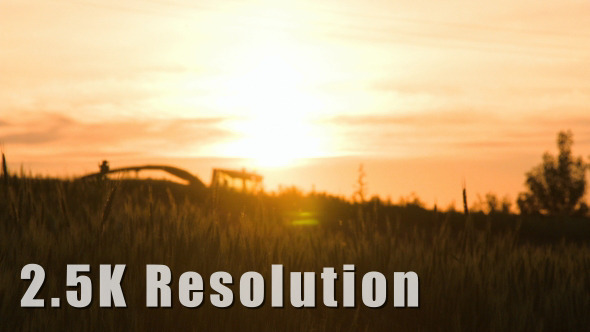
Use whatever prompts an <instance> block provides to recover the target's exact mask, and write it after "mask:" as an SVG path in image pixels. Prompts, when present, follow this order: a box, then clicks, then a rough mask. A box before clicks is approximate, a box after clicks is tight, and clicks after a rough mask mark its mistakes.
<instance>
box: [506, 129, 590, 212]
mask: <svg viewBox="0 0 590 332" xmlns="http://www.w3.org/2000/svg"><path fill="white" fill-rule="evenodd" d="M572 136H573V135H572V132H571V131H569V130H568V131H567V132H565V131H561V132H559V134H558V135H557V147H558V149H559V155H558V156H557V158H556V157H555V156H553V155H551V154H550V153H548V152H546V153H545V154H544V155H543V162H542V163H541V164H540V165H538V166H536V167H534V168H533V169H532V170H530V171H529V172H528V173H526V182H525V184H526V186H527V189H528V191H527V192H524V193H521V194H520V195H519V196H518V199H517V204H518V207H519V209H520V211H521V213H524V214H538V213H540V214H547V215H577V214H582V215H583V214H586V213H587V211H588V206H587V205H586V203H584V202H582V197H583V196H584V192H585V190H586V174H585V172H586V168H587V167H588V165H586V164H585V163H584V161H583V160H582V158H581V157H577V158H574V157H573V156H572V145H573V138H572Z"/></svg>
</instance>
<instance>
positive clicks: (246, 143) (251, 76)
mask: <svg viewBox="0 0 590 332" xmlns="http://www.w3.org/2000/svg"><path fill="white" fill-rule="evenodd" d="M261 53H262V54H259V56H258V57H255V60H254V61H250V62H249V65H248V66H246V68H245V69H244V70H242V71H239V72H237V73H234V74H233V75H231V76H230V77H228V79H227V80H226V81H225V82H224V85H223V88H224V89H225V91H226V93H225V94H224V99H223V100H222V101H220V104H222V105H223V107H225V108H231V109H232V110H233V111H234V112H235V114H236V116H235V117H234V119H233V120H230V121H229V122H228V123H227V129H229V130H231V131H232V132H233V133H234V134H235V136H237V137H238V139H235V140H232V141H229V142H227V143H226V144H224V145H223V147H222V148H221V150H222V154H223V155H225V156H231V157H241V158H246V159H249V160H251V161H252V163H253V164H254V165H255V166H258V167H284V166H289V165H293V164H295V163H297V162H298V161H301V160H304V159H306V158H314V157H321V156H325V154H326V153H327V145H328V144H327V141H328V138H329V137H328V136H329V135H328V133H327V132H326V130H325V129H324V128H322V126H321V125H320V124H319V123H318V117H317V115H318V114H319V113H320V111H321V109H322V107H323V103H322V98H321V96H320V95H319V94H318V93H317V92H314V91H313V90H312V89H310V88H309V87H308V86H306V81H307V79H306V76H308V75H309V70H310V68H309V62H307V63H302V62H301V61H300V60H299V61H298V60H297V57H296V56H294V53H293V52H292V51H291V52H285V51H283V52H280V51H277V48H272V49H270V50H264V52H261Z"/></svg>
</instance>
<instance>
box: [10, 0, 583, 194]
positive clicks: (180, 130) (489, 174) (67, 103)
mask: <svg viewBox="0 0 590 332" xmlns="http://www.w3.org/2000/svg"><path fill="white" fill-rule="evenodd" d="M589 14H590V2H588V1H504V0H502V1H487V2H475V1H458V0H455V1H428V2H426V1H346V2H344V1H322V2H318V1H281V2H280V4H277V1H200V2H198V3H197V2H193V1H181V0H173V1H164V0H143V1H110V0H101V1H94V0H89V1H85V0H82V1H65V0H53V1H10V0H8V1H2V2H0V144H2V145H3V149H4V150H5V151H6V153H7V156H8V158H9V160H10V161H11V165H12V166H13V167H19V165H20V164H21V163H22V164H23V165H24V167H25V168H26V169H30V170H32V171H33V172H34V173H43V174H50V175H64V174H67V175H70V176H73V175H78V174H82V173H83V172H85V171H91V170H92V171H94V170H95V169H96V165H97V163H98V161H100V160H102V159H109V160H111V163H112V164H113V165H114V166H123V165H128V164H134V163H140V162H141V163H143V162H151V163H164V162H168V163H174V164H176V165H179V166H184V167H187V168H189V169H190V170H191V171H193V172H195V173H196V174H198V175H199V176H201V177H202V178H204V180H205V182H208V181H209V177H210V172H211V168H212V167H219V166H224V167H230V168H242V167H246V168H248V169H256V170H258V171H259V172H261V173H263V174H264V175H265V176H266V187H267V188H268V189H274V188H276V187H277V185H278V184H280V183H282V184H286V185H289V184H296V185H299V186H301V187H302V188H304V189H307V190H308V189H311V187H312V184H315V187H316V189H318V190H327V191H330V192H333V193H336V194H340V195H347V196H349V195H350V194H351V193H352V192H353V190H354V182H355V178H356V171H357V168H358V165H359V164H360V163H364V164H365V169H366V172H367V182H368V186H369V187H368V188H369V192H370V193H371V194H379V195H381V196H383V197H387V196H391V197H392V198H393V199H394V200H395V199H397V198H398V197H399V196H402V195H407V194H409V193H410V192H412V191H415V192H416V193H417V194H418V195H419V196H420V197H422V198H423V199H424V200H425V201H426V202H427V203H429V204H432V203H434V202H435V201H436V202H438V203H439V204H441V205H446V204H448V203H449V202H451V201H453V200H454V201H457V202H458V201H460V190H461V184H462V182H463V179H465V180H466V182H467V185H468V189H470V192H471V195H472V197H474V196H475V195H476V194H477V193H480V194H484V193H486V192H488V191H494V192H496V193H498V194H500V195H504V194H510V195H511V196H512V197H513V198H514V197H515V196H516V193H517V192H518V191H519V190H521V189H522V183H523V181H524V172H526V171H527V170H528V169H530V168H531V167H532V166H534V165H535V164H537V163H538V162H539V161H540V160H541V159H540V158H541V154H542V153H543V152H544V151H546V150H552V151H553V150H554V149H555V148H554V146H555V144H554V141H555V138H556V134H557V132H558V131H559V130H561V129H572V131H573V132H574V141H575V146H574V152H575V153H576V154H582V155H588V154H590V131H589V130H588V129H589V128H590V15H589Z"/></svg>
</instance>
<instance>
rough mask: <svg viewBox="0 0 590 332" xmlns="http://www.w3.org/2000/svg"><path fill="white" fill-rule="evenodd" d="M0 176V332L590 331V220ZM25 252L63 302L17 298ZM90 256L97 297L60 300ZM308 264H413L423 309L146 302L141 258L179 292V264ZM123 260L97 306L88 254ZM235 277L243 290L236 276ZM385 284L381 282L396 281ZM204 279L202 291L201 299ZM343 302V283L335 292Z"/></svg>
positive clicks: (364, 267)
mask: <svg viewBox="0 0 590 332" xmlns="http://www.w3.org/2000/svg"><path fill="white" fill-rule="evenodd" d="M3 180H5V181H3V182H2V183H1V184H0V267H1V269H0V331H47V330H51V331H114V330H116V331H540V330H544V331H557V330H562V331H582V330H587V329H588V326H590V315H588V313H589V312H590V273H589V271H590V248H589V244H588V242H589V241H590V221H589V220H588V219H585V218H575V217H541V216H518V215H513V214H507V213H491V214H488V215H486V214H483V213H472V214H471V215H469V216H468V217H467V216H465V215H464V214H463V213H457V212H437V211H432V210H426V209H424V208H422V207H420V206H419V205H417V204H412V203H410V204H406V205H403V206H395V205H389V204H385V203H383V202H381V201H379V200H373V201H371V202H368V203H363V204H358V203H350V202H347V201H344V200H342V199H339V198H335V197H331V196H328V195H323V194H311V195H302V194H300V193H298V192H297V191H295V190H290V191H285V192H283V193H280V194H276V195H264V194H260V195H256V196H254V195H243V194H239V193H233V192H217V193H213V192H207V191H205V192H193V191H191V190H190V189H188V188H187V187H184V186H181V185H177V184H173V183H169V182H163V181H139V180H134V181H131V180H129V181H109V180H93V181H64V180H51V179H39V178H23V177H21V178H16V177H13V178H4V179H3ZM28 263H37V264H40V265H42V266H43V267H44V268H45V272H46V280H45V284H44V287H43V288H42V289H41V291H40V292H39V293H38V295H37V298H43V299H46V301H48V299H50V298H51V297H61V298H62V306H61V307H60V308H40V309H31V308H27V309H24V308H20V299H21V298H22V296H23V294H24V292H25V290H26V289H27V287H28V286H29V282H28V281H24V280H20V271H21V269H22V267H23V266H24V265H26V264H28ZM76 263H78V264H90V265H91V269H92V273H90V274H89V275H90V276H91V279H92V280H93V287H94V292H93V298H94V300H93V302H92V304H91V306H90V307H89V308H87V309H75V308H71V307H69V306H68V305H67V303H66V301H65V296H64V294H65V291H66V289H67V288H66V286H65V273H66V264H76ZM277 263H279V264H283V265H284V267H285V273H286V274H287V273H288V272H289V271H315V272H316V273H317V274H316V284H317V288H316V292H318V293H319V294H321V292H322V287H321V280H320V279H319V273H320V272H321V270H322V268H323V267H335V268H336V271H337V272H340V271H341V270H342V265H343V264H355V265H356V268H357V284H359V282H360V277H361V276H362V275H363V274H364V273H365V272H368V271H379V272H381V273H383V274H384V275H386V276H388V278H389V277H390V276H392V275H393V272H394V271H404V272H405V271H415V272H416V273H417V274H418V275H419V277H420V307H419V308H401V309H400V308H394V307H393V304H392V300H391V296H392V294H388V298H389V300H388V302H387V304H386V305H385V306H384V307H383V308H380V309H370V308H367V307H365V306H364V305H363V304H362V302H361V301H360V298H361V296H360V294H359V293H358V292H359V290H360V287H357V296H356V298H357V307H356V308H342V307H340V308H338V309H333V308H326V307H325V306H324V305H323V303H322V300H321V299H322V297H321V295H320V296H318V297H317V302H318V303H317V307H316V308H314V309H311V308H306V309H295V308H293V307H291V306H290V304H289V302H288V301H289V300H288V299H289V297H288V294H286V295H285V303H286V305H285V308H283V309H277V308H271V306H270V300H267V301H266V303H265V304H264V305H263V306H262V307H261V308H259V309H247V308H245V307H243V306H241V305H240V303H239V299H237V298H235V305H234V306H233V307H231V308H229V309H217V308H215V307H213V306H212V305H211V304H210V303H209V302H208V301H207V300H206V301H205V302H204V303H203V305H201V306H200V307H198V308H196V309H187V308H184V307H183V306H182V305H180V303H179V302H178V294H177V293H174V292H173V308H171V309H148V308H146V305H145V301H146V300H145V266H146V264H165V265H168V266H169V267H170V269H171V270H172V273H173V280H174V281H173V283H172V287H173V289H174V286H175V283H176V282H177V281H178V277H179V275H180V274H181V273H183V272H185V271H196V272H199V273H200V274H201V275H202V276H203V278H204V279H205V280H206V279H207V278H208V276H209V275H210V274H211V273H213V272H215V271H227V272H229V273H231V274H232V275H233V276H234V278H239V276H240V275H241V274H242V273H244V272H246V271H257V272H260V273H261V274H263V275H264V276H265V282H266V283H267V284H266V289H267V292H266V296H267V297H270V285H269V281H268V280H270V277H269V275H270V267H271V264H277ZM99 264H126V265H127V270H126V273H125V276H124V278H123V282H122V289H123V292H124V294H125V299H126V301H127V306H128V307H127V308H116V309H105V308H99V307H98V305H99V304H98V300H97V299H98V290H97V285H98V280H97V276H98V273H97V271H98V265H99ZM235 281H236V280H235V279H234V285H233V286H231V288H232V289H233V292H234V296H235V297H236V296H238V295H237V294H239V291H238V286H239V282H238V283H236V282H235ZM389 289H390V290H391V285H390V288H389ZM208 291H209V290H208V289H207V288H205V298H208V296H209V294H210V293H208ZM336 294H337V300H339V301H340V303H341V294H342V289H341V284H337V288H336Z"/></svg>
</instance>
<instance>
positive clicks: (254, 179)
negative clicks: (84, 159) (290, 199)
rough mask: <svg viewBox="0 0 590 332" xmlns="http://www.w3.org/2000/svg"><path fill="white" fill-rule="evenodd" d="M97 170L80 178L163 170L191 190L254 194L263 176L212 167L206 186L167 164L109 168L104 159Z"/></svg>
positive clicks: (181, 170) (99, 178)
mask: <svg viewBox="0 0 590 332" xmlns="http://www.w3.org/2000/svg"><path fill="white" fill-rule="evenodd" d="M99 169H100V170H99V172H96V173H91V174H87V175H85V176H82V177H81V178H80V179H82V180H88V179H98V180H106V179H108V175H110V174H125V173H136V174H138V173H139V172H141V171H163V172H165V173H168V174H170V175H173V176H175V177H176V178H179V179H181V180H184V181H185V182H186V183H185V184H184V186H185V187H186V188H187V189H190V190H191V191H195V192H200V193H205V192H207V191H212V192H213V193H217V192H229V191H231V192H239V193H247V194H256V193H258V192H261V191H262V180H263V177H262V176H261V175H259V174H256V173H253V172H246V171H245V170H244V169H243V170H241V171H237V170H229V169H221V168H214V169H213V173H212V176H211V185H210V186H209V187H207V185H205V183H203V181H201V179H199V178H198V177H197V176H196V175H193V174H191V173H190V172H188V171H186V170H184V169H181V168H178V167H174V166H169V165H141V166H128V167H120V168H111V167H110V166H109V163H108V161H106V160H104V161H103V162H102V163H101V164H99Z"/></svg>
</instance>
